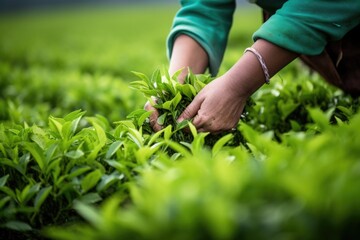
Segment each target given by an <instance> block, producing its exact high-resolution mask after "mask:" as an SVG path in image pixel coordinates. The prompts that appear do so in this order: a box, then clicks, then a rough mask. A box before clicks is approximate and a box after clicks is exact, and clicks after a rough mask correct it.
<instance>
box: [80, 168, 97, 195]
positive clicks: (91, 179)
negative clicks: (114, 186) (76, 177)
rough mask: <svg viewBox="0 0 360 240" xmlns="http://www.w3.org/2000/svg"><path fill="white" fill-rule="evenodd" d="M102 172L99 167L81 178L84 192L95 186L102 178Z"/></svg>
mask: <svg viewBox="0 0 360 240" xmlns="http://www.w3.org/2000/svg"><path fill="white" fill-rule="evenodd" d="M101 176H102V173H101V171H100V170H99V169H96V170H94V171H92V172H90V173H88V174H87V175H86V176H85V177H84V178H83V179H82V180H81V189H82V192H84V193H85V192H87V191H89V190H90V189H91V188H93V187H94V186H95V185H96V184H97V183H98V181H99V180H100V178H101Z"/></svg>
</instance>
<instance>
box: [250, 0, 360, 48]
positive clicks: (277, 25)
mask: <svg viewBox="0 0 360 240" xmlns="http://www.w3.org/2000/svg"><path fill="white" fill-rule="evenodd" d="M260 2H261V1H259V2H258V4H259V5H260V6H261V4H260ZM273 2H275V1H273ZM359 23H360V0H343V1H336V0H316V1H315V0H288V1H286V2H285V3H284V4H283V5H282V7H281V8H279V9H278V10H277V11H276V12H275V14H274V15H273V16H272V17H271V18H270V19H269V20H268V21H266V22H265V23H264V24H263V25H262V26H261V27H260V28H259V29H258V30H257V31H256V32H255V33H254V35H253V39H254V40H255V41H256V40H257V39H259V38H261V39H265V40H267V41H269V42H272V43H274V44H276V45H278V46H281V47H283V48H286V49H288V50H291V51H294V52H297V53H300V54H305V55H317V54H320V53H321V52H322V51H323V50H324V48H325V46H326V44H327V43H328V42H329V41H335V40H339V39H341V38H342V37H343V36H344V35H345V34H346V33H347V32H348V31H350V30H351V29H352V28H354V27H355V26H357V25H358V24H359Z"/></svg>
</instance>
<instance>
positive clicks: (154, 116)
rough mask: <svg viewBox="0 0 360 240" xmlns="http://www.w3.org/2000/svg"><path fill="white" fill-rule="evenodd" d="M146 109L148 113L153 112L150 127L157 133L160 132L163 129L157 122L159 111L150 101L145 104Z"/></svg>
mask: <svg viewBox="0 0 360 240" xmlns="http://www.w3.org/2000/svg"><path fill="white" fill-rule="evenodd" d="M154 101H156V99H154ZM144 109H145V110H146V111H152V113H151V115H150V117H149V120H150V126H151V127H152V129H153V130H154V131H155V132H158V131H160V130H161V129H162V126H161V125H160V124H159V123H158V122H157V120H158V118H159V111H158V110H157V109H156V108H154V107H153V106H152V105H151V103H150V101H147V102H146V103H145V106H144Z"/></svg>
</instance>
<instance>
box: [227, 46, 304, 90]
mask: <svg viewBox="0 0 360 240" xmlns="http://www.w3.org/2000/svg"><path fill="white" fill-rule="evenodd" d="M252 47H253V48H255V49H256V50H257V51H258V52H259V53H260V54H261V56H262V57H263V59H264V61H265V64H266V66H267V68H268V71H269V74H270V77H272V76H273V75H275V74H276V73H277V72H278V71H280V70H281V69H282V68H283V67H284V66H286V65H287V64H288V63H290V62H291V61H292V60H294V59H295V58H296V57H297V56H298V54H297V53H294V52H291V51H288V50H286V49H284V48H281V47H278V46H276V45H274V44H272V43H270V42H268V41H265V40H262V39H259V40H257V41H256V42H255V43H254V44H253V46H252ZM223 78H224V79H226V81H227V82H228V84H230V86H231V89H236V91H238V93H239V95H241V96H246V97H249V96H250V95H251V94H253V93H254V92H255V91H256V90H257V89H258V88H260V87H261V86H262V85H263V84H264V83H265V74H264V71H263V69H262V67H261V65H260V62H259V60H258V58H257V57H256V56H255V54H254V53H252V52H246V53H245V54H244V55H243V56H242V57H241V58H240V59H239V60H238V62H237V63H236V64H235V65H234V66H233V67H232V68H231V69H229V71H227V72H226V73H225V74H224V75H223Z"/></svg>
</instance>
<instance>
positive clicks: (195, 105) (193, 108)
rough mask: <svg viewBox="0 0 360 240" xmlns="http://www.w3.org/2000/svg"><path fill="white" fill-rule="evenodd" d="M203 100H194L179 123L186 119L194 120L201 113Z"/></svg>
mask: <svg viewBox="0 0 360 240" xmlns="http://www.w3.org/2000/svg"><path fill="white" fill-rule="evenodd" d="M202 102H203V100H202V99H201V100H200V99H199V98H196V97H195V98H194V100H193V101H192V102H191V103H190V104H189V105H188V106H187V107H186V108H185V110H184V111H183V112H182V113H181V114H180V116H179V118H178V119H177V122H182V121H184V120H185V119H191V118H193V117H194V116H195V115H196V114H197V112H198V111H199V109H200V107H201V104H202Z"/></svg>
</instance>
